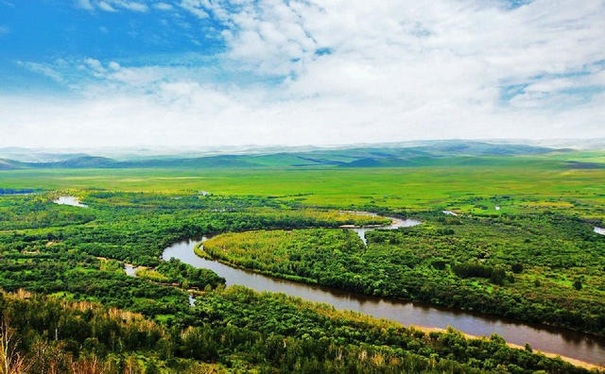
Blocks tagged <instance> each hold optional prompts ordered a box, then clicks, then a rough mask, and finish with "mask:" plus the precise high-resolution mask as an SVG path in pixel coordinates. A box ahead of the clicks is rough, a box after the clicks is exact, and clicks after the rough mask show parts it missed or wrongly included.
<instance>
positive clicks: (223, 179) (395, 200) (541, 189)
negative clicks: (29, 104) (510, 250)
mask: <svg viewBox="0 0 605 374" xmlns="http://www.w3.org/2000/svg"><path fill="white" fill-rule="evenodd" d="M566 157H569V155H568V156H566ZM454 161H456V162H454ZM454 161H452V162H451V165H440V166H425V167H405V168H350V169H349V168H345V169H343V168H330V167H325V168H315V169H300V168H290V169H283V168H257V169H220V168H218V169H217V168H215V169H187V168H184V169H182V168H172V169H153V168H151V169H149V168H145V169H83V170H75V169H59V170H57V169H50V170H49V169H45V170H13V171H2V172H1V173H0V186H1V187H2V188H33V189H44V190H80V191H81V190H88V189H102V190H117V191H145V192H163V193H183V192H197V191H208V192H210V193H212V194H215V195H238V196H244V195H254V196H270V197H278V198H280V199H282V200H285V201H298V202H300V203H302V204H306V205H318V206H331V207H340V208H342V207H351V206H355V207H372V206H375V207H383V208H389V209H423V208H430V209H434V208H443V209H446V208H447V209H452V210H461V211H465V212H473V213H481V212H480V210H484V209H477V206H480V205H485V206H487V204H488V203H489V205H490V207H491V208H493V206H495V203H500V206H501V210H500V212H499V214H502V213H515V212H520V211H525V212H527V211H540V210H543V209H555V210H558V209H568V208H572V210H573V212H574V213H577V214H580V215H582V216H586V217H596V218H598V217H599V216H602V215H603V213H604V212H603V207H604V206H605V204H604V203H605V189H604V187H603V183H602V181H604V180H605V169H602V168H595V169H583V168H580V169H578V168H572V167H569V166H567V165H566V164H564V163H561V162H559V161H556V160H550V159H544V156H540V157H538V156H536V157H533V158H532V157H523V158H516V157H515V158H504V159H493V158H488V159H479V160H475V161H474V162H471V161H468V162H465V163H463V162H460V160H454ZM502 196H506V197H510V199H506V201H504V200H502V199H501V198H500V199H499V197H502ZM494 198H495V199H497V200H495V201H492V202H490V201H489V199H492V200H493V199H494ZM483 213H486V212H483ZM489 213H491V214H498V213H497V212H494V211H493V209H489Z"/></svg>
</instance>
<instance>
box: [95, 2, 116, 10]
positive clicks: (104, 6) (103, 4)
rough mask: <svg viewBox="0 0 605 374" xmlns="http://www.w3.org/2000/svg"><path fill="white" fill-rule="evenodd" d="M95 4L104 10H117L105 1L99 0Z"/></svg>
mask: <svg viewBox="0 0 605 374" xmlns="http://www.w3.org/2000/svg"><path fill="white" fill-rule="evenodd" d="M97 6H98V7H99V9H101V10H104V11H106V12H117V10H116V9H115V8H114V7H112V6H111V5H110V4H109V3H107V2H105V1H101V2H99V3H98V4H97Z"/></svg>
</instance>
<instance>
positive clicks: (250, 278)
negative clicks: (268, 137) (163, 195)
mask: <svg viewBox="0 0 605 374" xmlns="http://www.w3.org/2000/svg"><path fill="white" fill-rule="evenodd" d="M199 244H200V243H199V242H183V243H176V244H175V245H174V246H171V247H169V248H167V249H166V250H165V251H164V254H163V258H164V259H165V260H168V259H170V257H176V258H178V259H180V260H181V261H183V262H185V263H188V264H190V265H192V266H195V267H203V268H207V269H210V270H213V271H215V272H216V273H217V274H218V275H220V276H222V277H224V278H225V279H226V280H227V285H228V286H230V285H243V286H246V287H248V288H251V289H253V290H255V291H258V292H264V291H268V292H278V293H285V294H287V295H290V296H294V297H300V298H302V299H304V300H309V301H310V302H319V303H326V304H329V305H332V306H334V307H336V308H337V309H340V310H352V311H355V312H359V313H363V314H365V315H369V316H372V317H374V318H379V319H387V320H392V321H395V322H398V323H401V324H402V325H404V326H429V327H426V329H427V331H429V330H431V329H435V330H434V331H437V330H445V329H446V328H447V327H448V326H452V327H453V328H455V329H456V330H459V331H461V332H462V333H464V334H466V335H469V336H473V337H480V336H491V335H492V334H497V335H499V336H501V337H502V338H503V339H504V340H505V341H507V342H509V343H510V344H513V345H516V346H518V347H523V346H524V345H525V344H526V343H528V344H529V345H530V346H531V347H532V348H533V349H534V350H535V351H540V352H553V353H552V355H553V356H557V355H559V356H563V355H565V356H567V357H566V359H567V358H569V359H570V360H577V361H578V363H581V362H584V363H586V364H587V365H595V366H596V367H598V366H599V365H598V364H600V363H602V362H603V357H605V342H602V341H601V340H599V339H598V338H596V337H593V336H590V335H586V334H581V333H576V332H573V331H568V330H564V329H557V328H551V327H547V326H543V327H540V326H529V325H523V324H519V323H517V322H513V321H505V320H502V319H499V318H495V317H492V316H485V315H477V314H473V313H468V312H463V311H459V310H450V309H437V308H434V307H430V306H428V305H422V304H414V303H410V302H403V301H397V300H393V299H383V298H378V297H373V296H364V295H360V294H354V293H351V292H346V291H341V290H337V289H330V288H326V287H320V286H318V285H313V284H304V283H299V282H293V281H288V280H285V279H282V278H273V277H271V276H265V275H262V274H259V273H257V272H251V271H249V270H242V269H237V268H234V267H231V266H228V265H226V264H223V263H220V262H218V261H215V260H211V259H209V256H208V255H206V254H205V252H203V248H202V247H201V246H200V245H199ZM196 254H198V255H201V256H203V257H205V258H202V257H200V256H198V255H196ZM549 354H550V353H549ZM569 362H571V361H569Z"/></svg>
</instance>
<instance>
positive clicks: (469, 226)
mask: <svg viewBox="0 0 605 374" xmlns="http://www.w3.org/2000/svg"><path fill="white" fill-rule="evenodd" d="M414 217H415V218H419V219H421V220H422V222H423V224H421V225H418V226H415V227H406V228H399V229H397V230H374V231H370V232H367V233H366V235H367V241H368V244H367V246H365V245H364V244H363V242H362V241H361V240H360V239H359V238H358V237H357V235H356V234H355V233H354V232H352V231H350V230H332V229H309V230H293V231H283V230H274V231H250V232H244V233H227V234H222V235H219V236H217V237H214V238H212V239H210V240H208V241H206V242H205V243H204V251H205V252H206V253H207V254H209V255H210V256H211V257H214V258H217V259H220V260H222V261H224V262H227V263H231V264H234V265H237V266H242V267H245V268H249V269H253V270H257V271H260V272H263V273H266V274H270V275H274V276H280V277H287V278H290V279H296V280H300V281H304V282H308V283H317V284H321V285H326V286H332V287H337V288H341V289H346V290H349V291H353V292H357V293H364V294H368V295H376V296H389V297H396V298H402V299H406V300H417V301H423V302H427V303H431V304H433V305H441V306H447V307H453V308H460V309H466V310H474V311H479V312H481V313H488V314H493V315H499V316H504V317H509V318H513V319H517V320H522V321H528V322H534V323H548V324H553V325H559V326H564V327H567V328H571V329H577V330H581V331H585V332H590V333H594V334H598V335H605V313H603V311H604V310H605V267H604V266H603V264H605V240H602V237H601V236H600V235H598V234H596V233H595V232H593V227H592V226H591V225H590V224H588V223H587V222H583V221H582V220H580V219H578V218H576V217H568V216H564V215H561V214H554V213H551V214H540V215H537V214H520V215H503V216H498V217H477V216H451V215H445V214H444V213H442V212H441V211H438V212H432V213H424V212H417V213H415V214H414Z"/></svg>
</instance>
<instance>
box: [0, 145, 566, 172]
mask: <svg viewBox="0 0 605 374" xmlns="http://www.w3.org/2000/svg"><path fill="white" fill-rule="evenodd" d="M1 151H2V150H0V155H3V154H7V152H6V149H5V152H4V153H2V152H1ZM554 151H558V152H566V151H568V150H567V149H555V148H549V147H542V146H535V145H526V144H512V143H511V144H509V143H491V142H480V141H459V140H450V141H427V142H415V143H392V144H381V145H373V146H359V147H350V148H346V147H342V148H315V149H301V148H271V149H265V150H264V152H263V149H262V148H258V149H254V150H252V151H250V152H249V153H245V152H241V153H238V154H218V155H210V156H197V157H191V156H189V155H187V154H185V155H170V156H166V155H158V156H144V157H141V156H138V157H137V156H136V155H131V156H130V157H127V158H124V156H121V157H122V158H119V159H116V158H110V157H101V156H92V155H88V154H85V153H71V154H69V153H66V154H61V153H36V154H32V155H29V156H28V154H27V152H26V150H23V149H18V150H17V149H11V150H10V152H8V153H11V152H12V154H19V155H21V157H20V160H16V159H9V158H0V170H7V169H59V168H69V169H83V168H154V167H156V168H162V167H170V168H173V167H183V168H254V167H327V166H329V167H349V168H351V167H402V166H403V167H405V166H423V165H432V164H447V162H454V160H455V162H456V163H461V162H462V163H463V162H470V160H471V159H473V158H474V159H476V158H478V157H479V158H481V157H483V158H485V157H490V156H491V157H500V156H524V155H540V154H546V153H550V152H554ZM24 156H26V157H24ZM28 158H29V160H28ZM31 160H38V161H31ZM40 160H42V161H40ZM475 162H476V160H475Z"/></svg>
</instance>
